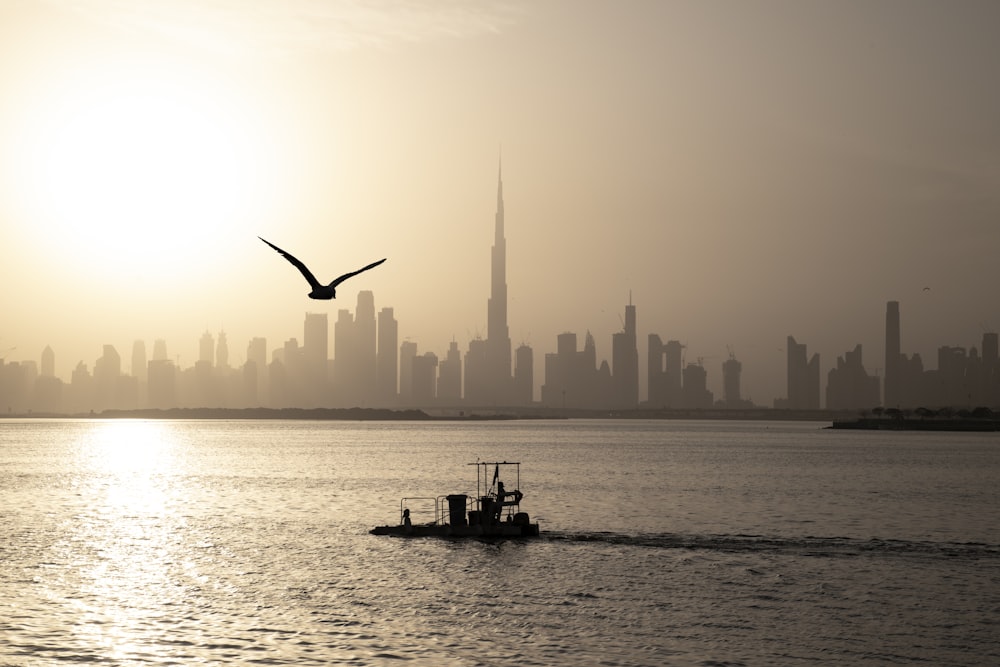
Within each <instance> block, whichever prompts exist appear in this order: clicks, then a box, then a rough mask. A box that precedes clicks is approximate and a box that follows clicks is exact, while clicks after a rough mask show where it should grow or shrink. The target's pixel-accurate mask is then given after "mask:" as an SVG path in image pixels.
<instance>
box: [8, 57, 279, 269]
mask: <svg viewBox="0 0 1000 667" xmlns="http://www.w3.org/2000/svg"><path fill="white" fill-rule="evenodd" d="M72 74H73V75H72V76H71V77H67V78H66V79H64V80H61V81H60V82H58V84H53V85H50V86H48V87H46V89H45V91H44V94H42V95H40V96H39V97H38V98H37V99H36V100H35V105H36V106H35V108H34V109H33V111H32V113H31V114H30V121H28V127H27V130H28V131H27V132H25V133H24V134H23V135H22V137H21V146H20V159H19V162H20V164H21V165H22V166H23V167H22V170H21V174H20V178H21V180H22V188H21V196H22V197H23V198H24V200H25V202H24V204H25V205H24V209H25V210H26V215H27V217H28V218H29V219H30V221H31V224H32V225H33V227H34V228H35V229H37V230H38V231H40V232H42V233H44V235H45V238H46V242H47V243H49V242H51V243H53V244H56V245H57V246H58V247H59V248H61V249H62V250H64V251H66V252H67V254H69V255H72V256H74V257H76V258H77V259H82V260H83V261H85V262H87V264H88V266H102V267H108V268H109V269H110V270H113V271H116V272H117V271H120V270H122V269H129V268H132V269H140V268H142V269H145V270H147V271H148V270H157V269H168V268H170V266H174V267H176V263H177V261H178V259H179V257H178V255H181V256H182V257H183V256H189V254H190V253H191V252H197V249H198V248H199V247H204V245H205V244H206V242H208V243H209V244H211V243H212V242H213V241H221V240H222V239H225V238H226V237H227V236H230V235H231V233H232V232H233V231H234V228H235V227H236V226H237V225H238V224H245V223H246V222H247V219H248V218H250V217H251V216H252V215H254V214H259V213H260V212H261V211H265V210H267V209H268V205H269V201H268V197H269V193H271V192H272V189H271V187H269V185H268V182H269V180H270V179H268V178H266V177H265V176H264V174H265V173H266V170H267V169H268V168H270V165H271V163H272V162H273V159H270V158H271V157H272V156H269V155H268V154H267V143H266V141H264V140H263V139H262V137H261V133H260V132H259V131H257V130H256V128H255V127H254V123H253V122H252V121H251V119H250V118H249V117H248V116H247V115H246V110H245V107H246V105H241V104H240V103H239V100H238V99H237V98H236V96H234V95H231V94H228V95H227V93H226V91H224V90H223V89H221V88H220V87H219V86H213V85H212V82H211V81H209V80H208V79H206V78H204V77H202V76H200V75H199V74H198V73H196V72H194V71H186V70H185V69H183V68H181V67H180V66H177V65H171V66H166V65H164V64H163V63H161V62H153V63H150V62H146V63H141V62H131V63H127V64H123V63H121V62H114V63H102V64H101V66H100V67H97V66H92V67H85V68H82V71H75V72H73V73H72ZM215 245H217V244H215ZM168 263H169V264H168Z"/></svg>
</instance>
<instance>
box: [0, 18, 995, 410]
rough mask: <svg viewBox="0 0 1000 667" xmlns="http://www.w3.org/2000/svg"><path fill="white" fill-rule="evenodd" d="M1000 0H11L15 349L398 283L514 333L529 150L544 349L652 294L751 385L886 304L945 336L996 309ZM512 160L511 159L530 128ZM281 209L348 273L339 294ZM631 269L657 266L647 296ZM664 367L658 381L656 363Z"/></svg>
mask: <svg viewBox="0 0 1000 667" xmlns="http://www.w3.org/2000/svg"><path fill="white" fill-rule="evenodd" d="M997 25H1000V5H997V4H996V3H991V2H982V3H978V2H962V3H958V4H947V5H946V4H944V3H934V2H920V1H912V2H901V1H900V2H895V1H878V2H870V3H850V4H844V3H835V2H819V3H792V2H747V3H722V2H698V3H695V2H632V3H626V4H612V3H603V2H547V3H527V2H502V3H501V2H485V3H468V4H467V3H462V2H441V3H426V4H424V3H401V4H396V5H392V4H389V5H383V4H373V3H365V2H330V3H323V4H316V3H312V2H304V1H303V2H299V1H291V2H283V3H273V4H269V3H265V4H260V3H257V4H254V5H252V8H248V6H247V5H246V4H245V3H242V2H235V1H232V2H227V1H220V2H215V3H212V4H211V5H210V6H208V5H205V4H204V3H200V2H194V1H190V2H189V1H178V2H171V3H161V2H151V1H150V2H144V1H141V0H140V1H136V2H116V1H112V0H76V1H73V2H69V1H61V0H51V1H49V2H45V3H39V2H27V1H21V0H8V1H7V2H4V3H3V4H2V5H0V228H2V229H3V231H4V235H3V240H4V242H3V243H2V244H0V267H2V268H0V272H2V273H0V275H2V277H3V284H4V289H3V291H2V293H0V313H2V318H0V322H2V326H0V358H4V359H6V360H7V361H17V360H28V359H31V360H38V358H39V357H40V354H41V350H42V349H43V348H44V347H45V346H46V345H49V346H51V347H52V348H53V349H54V350H55V352H56V374H57V375H58V376H60V377H64V378H65V377H68V376H69V373H70V371H71V369H72V368H73V367H74V366H75V365H76V364H77V363H78V362H79V361H83V362H84V363H86V364H88V365H91V364H93V362H94V360H95V359H96V358H97V357H99V356H100V354H101V349H102V346H103V345H104V344H113V345H115V346H116V347H117V348H118V350H119V352H120V353H121V354H122V356H123V357H126V356H127V351H128V350H129V349H130V348H131V344H132V341H133V340H136V339H142V340H145V341H146V342H147V345H151V343H152V341H153V340H154V339H157V338H162V339H165V340H167V343H168V346H169V349H170V352H171V356H175V355H176V356H179V357H180V361H181V364H182V365H184V366H187V365H189V364H190V363H192V362H193V361H194V360H195V359H196V358H197V356H198V340H199V337H200V335H201V333H202V332H204V331H206V330H209V331H212V332H218V331H225V332H226V335H227V337H228V340H229V345H230V349H231V350H232V362H233V363H234V364H239V363H240V362H241V361H242V360H241V359H240V356H241V354H242V351H243V350H245V349H246V344H247V342H248V341H249V340H250V339H251V338H252V337H255V336H263V337H265V338H267V340H268V342H269V344H270V346H271V347H272V348H273V347H277V346H279V345H280V344H281V343H282V342H283V341H285V340H286V339H288V338H290V337H295V336H300V335H301V326H302V319H303V315H304V313H305V312H318V311H322V312H327V313H328V314H329V317H330V320H331V323H332V321H333V320H334V319H335V318H336V313H337V310H338V309H341V308H350V309H353V308H354V307H355V303H356V297H357V293H358V292H359V291H362V290H370V291H372V292H373V293H374V295H375V302H376V306H377V307H379V308H381V307H386V306H387V307H392V308H394V310H395V314H396V317H397V319H398V320H399V324H400V331H399V337H400V340H406V339H408V340H411V341H415V342H417V344H418V345H419V347H420V350H421V352H423V351H433V352H435V353H436V354H438V355H439V356H443V355H444V353H445V351H446V350H447V347H448V344H449V342H450V341H452V340H456V341H458V343H459V346H460V348H461V349H462V350H463V351H464V350H465V349H466V346H467V344H468V341H469V340H470V339H472V338H475V337H476V336H477V335H478V336H482V337H485V336H486V325H487V305H486V299H487V297H488V295H489V294H490V247H491V244H492V242H493V234H494V225H493V221H494V213H495V211H496V201H497V192H496V188H497V171H498V168H499V163H500V160H501V159H502V164H503V188H504V206H505V214H506V229H505V234H506V241H507V287H508V320H509V326H510V338H511V339H512V342H513V343H514V345H515V346H516V345H518V344H520V343H522V342H526V343H528V344H530V345H531V346H532V347H533V348H534V350H535V368H536V372H535V377H536V383H540V382H541V380H542V372H541V369H542V358H543V356H544V354H545V353H546V352H550V351H553V350H554V349H555V341H556V336H557V335H558V334H560V333H562V332H565V331H572V332H576V333H577V334H578V335H579V337H580V339H581V340H582V338H583V336H584V334H585V332H586V331H588V330H589V331H590V332H591V333H592V334H593V335H594V338H595V340H596V343H597V350H598V355H597V356H598V359H599V360H601V359H608V360H610V358H611V349H610V345H611V334H612V333H614V332H617V331H620V330H621V329H622V326H623V321H622V316H623V313H624V305H625V304H626V303H628V302H629V299H630V298H631V300H632V301H633V303H635V304H636V305H637V307H638V333H639V353H640V359H641V360H643V362H642V363H641V364H640V367H641V366H642V365H643V363H644V359H645V356H644V355H645V343H646V335H647V334H649V333H657V334H659V335H660V336H661V337H662V338H663V339H664V340H667V339H676V340H679V341H681V342H683V343H685V344H686V345H687V349H686V356H687V359H688V360H694V359H697V358H702V359H704V363H705V367H706V369H707V370H708V372H709V388H710V389H712V390H713V391H714V392H715V393H716V394H717V395H718V394H720V393H721V372H720V367H721V363H722V362H723V361H724V360H725V359H726V358H727V357H728V354H729V351H730V350H732V351H733V353H734V354H735V355H736V356H737V357H738V358H739V359H740V361H741V362H742V363H743V379H742V385H743V386H742V393H743V395H744V396H745V397H748V398H751V399H753V400H754V402H755V403H757V404H760V405H770V404H771V402H772V400H773V398H775V397H779V396H782V395H784V393H785V351H784V350H783V348H784V346H785V340H786V337H787V336H789V335H792V336H794V337H795V338H796V339H797V340H798V341H799V342H800V343H805V344H807V345H808V347H809V351H810V354H812V353H817V352H818V353H819V354H820V355H821V358H822V368H823V374H824V377H825V372H826V370H827V369H829V368H830V367H831V366H833V365H834V364H835V362H836V358H837V356H838V355H842V354H844V353H845V352H846V351H847V350H850V349H852V348H854V346H855V345H856V344H858V343H860V344H862V345H863V346H864V351H865V366H866V367H867V368H868V369H869V371H870V372H873V373H874V372H878V374H879V375H881V374H882V373H881V372H879V369H880V368H881V366H882V365H883V364H882V359H883V355H884V342H883V341H884V324H885V319H884V318H885V306H886V302H887V301H890V300H898V301H899V302H900V303H901V309H902V350H903V351H904V352H907V353H919V354H921V355H922V356H923V357H924V359H925V361H926V362H927V363H929V364H930V365H933V363H934V362H933V360H934V358H935V354H934V351H935V350H936V349H937V347H938V346H941V345H955V346H963V347H974V346H978V345H979V344H980V340H981V338H982V334H983V332H984V331H996V329H997V327H998V326H1000V325H998V311H997V299H996V296H995V291H996V284H997V278H998V277H1000V271H998V269H997V266H996V259H995V258H996V254H997V249H998V247H1000V245H998V242H1000V225H998V224H997V223H998V222H1000V194H998V193H1000V187H998V186H1000V128H998V126H997V124H996V118H998V117H1000V92H998V89H997V87H996V85H995V80H994V79H995V71H994V70H995V66H996V63H997V62H1000V46H998V45H997V43H996V42H997V40H996V39H995V32H996V30H995V27H996V26H997ZM501 156H502V157H501ZM257 236H262V237H263V238H266V239H268V240H269V241H272V242H273V243H275V244H276V245H278V246H280V247H282V248H285V249H288V250H289V251H290V252H293V253H295V255H296V256H297V257H299V258H300V259H301V260H302V261H303V262H305V263H306V264H307V265H309V266H310V267H311V268H312V269H313V270H314V271H316V272H317V274H322V275H317V277H318V278H319V279H320V280H321V281H328V280H331V279H333V278H334V277H336V276H337V275H340V274H341V273H344V272H346V271H351V270H354V269H356V268H358V267H361V266H364V265H366V264H368V263H370V262H372V261H374V260H377V259H380V258H382V257H388V258H389V260H388V261H387V263H386V264H385V265H383V266H380V267H378V268H377V269H376V270H372V271H369V272H366V273H364V274H362V275H360V276H358V277H356V278H352V279H351V280H350V281H348V282H345V283H344V284H343V285H341V286H340V287H339V288H338V294H337V300H336V301H332V302H312V301H310V300H309V299H308V297H307V296H306V295H307V292H308V286H307V285H306V284H305V282H304V281H303V280H302V276H301V275H299V274H298V272H297V271H296V270H295V269H294V268H292V267H290V266H289V265H288V264H287V263H286V262H285V261H284V260H282V259H281V258H280V257H279V256H277V255H275V253H274V251H273V250H271V249H270V248H268V247H266V246H264V245H263V244H262V243H261V242H260V241H259V240H258V239H257ZM630 295H631V296H630ZM640 392H641V395H643V396H644V394H645V384H644V383H640Z"/></svg>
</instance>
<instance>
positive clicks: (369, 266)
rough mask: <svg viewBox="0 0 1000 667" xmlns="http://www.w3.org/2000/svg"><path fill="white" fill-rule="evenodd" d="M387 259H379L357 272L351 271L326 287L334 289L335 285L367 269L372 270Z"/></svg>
mask: <svg viewBox="0 0 1000 667" xmlns="http://www.w3.org/2000/svg"><path fill="white" fill-rule="evenodd" d="M387 259H388V257H384V258H382V259H380V260H379V261H377V262H372V263H371V264H369V265H368V266H366V267H364V268H362V269H358V270H357V271H351V272H350V273H345V274H344V275H342V276H340V277H339V278H337V279H336V280H334V281H333V282H332V283H330V284H329V285H328V287H336V286H337V285H339V284H340V283H342V282H344V281H345V280H347V279H348V278H350V277H351V276H356V275H358V274H359V273H362V272H364V271H367V270H368V269H374V268H375V267H376V266H378V265H379V264H381V263H382V262H384V261H385V260H387Z"/></svg>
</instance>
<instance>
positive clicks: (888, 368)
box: [883, 301, 903, 408]
mask: <svg viewBox="0 0 1000 667" xmlns="http://www.w3.org/2000/svg"><path fill="white" fill-rule="evenodd" d="M899 357H900V343H899V302H898V301H890V302H888V303H887V304H886V306H885V398H884V401H883V402H884V404H885V407H887V408H895V407H899V404H900V401H901V400H902V398H903V397H902V396H901V395H900V384H899V381H900V358H899Z"/></svg>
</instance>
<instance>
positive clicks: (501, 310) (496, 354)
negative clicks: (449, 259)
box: [486, 156, 511, 402]
mask: <svg viewBox="0 0 1000 667" xmlns="http://www.w3.org/2000/svg"><path fill="white" fill-rule="evenodd" d="M490 275H491V276H492V280H491V282H490V300H489V303H488V305H487V320H486V331H487V334H486V343H487V346H488V347H487V351H486V354H487V359H488V362H489V369H490V370H489V374H490V384H491V385H492V389H493V390H492V392H491V393H492V394H493V399H494V400H495V401H501V402H505V401H506V400H507V399H508V397H509V393H510V392H509V389H510V383H511V371H510V367H511V361H510V353H511V347H510V332H509V330H508V328H507V239H506V238H504V219H503V157H502V156H501V157H500V158H499V160H498V162H497V212H496V224H495V226H494V237H493V252H492V264H491V273H490Z"/></svg>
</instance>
